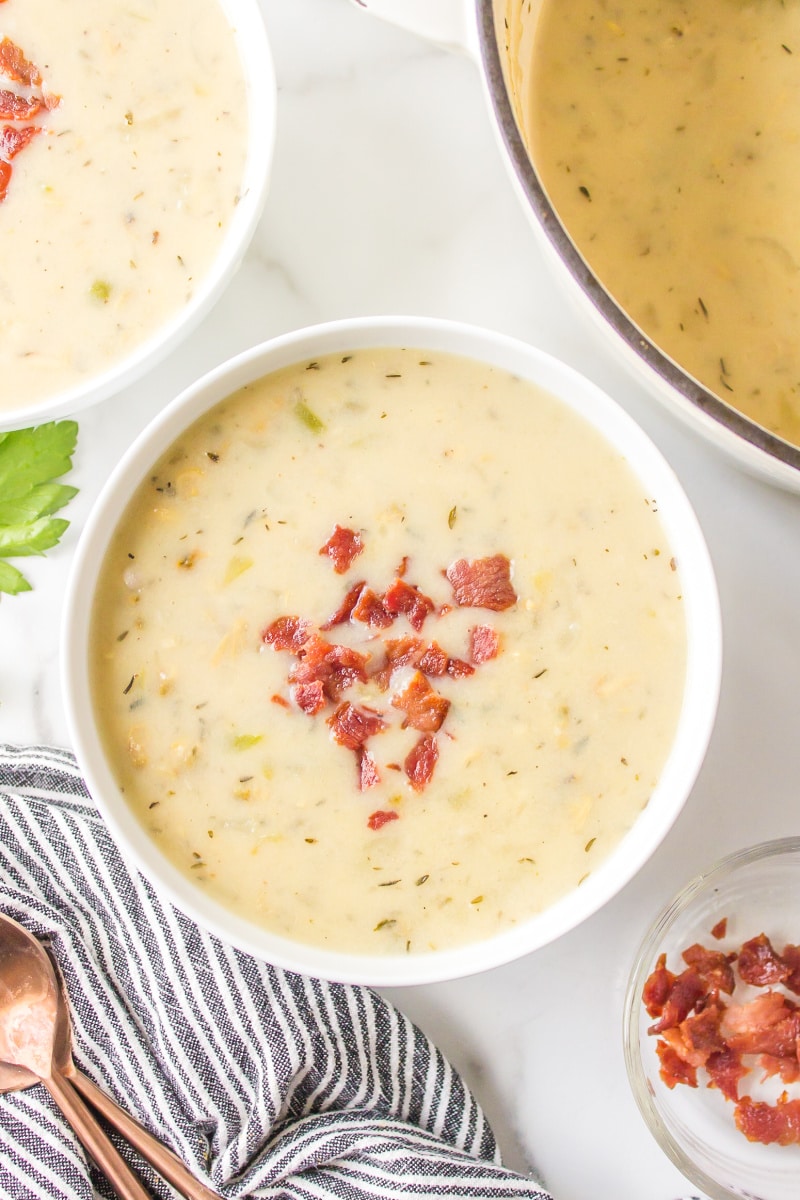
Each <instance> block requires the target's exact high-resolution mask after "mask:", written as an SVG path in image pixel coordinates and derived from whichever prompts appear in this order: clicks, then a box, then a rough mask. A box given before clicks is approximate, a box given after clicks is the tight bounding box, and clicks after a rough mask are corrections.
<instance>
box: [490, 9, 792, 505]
mask: <svg viewBox="0 0 800 1200" xmlns="http://www.w3.org/2000/svg"><path fill="white" fill-rule="evenodd" d="M473 3H474V4H475V6H476V10H477V11H476V17H477V30H478V42H479V47H480V56H481V60H482V64H483V72H484V80H485V84H486V90H487V94H488V97H489V102H490V107H491V109H492V112H493V114H494V118H495V125H496V129H497V132H498V135H499V139H500V142H501V146H502V148H503V149H504V151H505V155H506V157H507V160H508V164H509V166H510V169H511V172H512V174H513V176H514V179H515V182H516V184H517V187H518V190H519V191H520V193H521V196H522V200H523V202H524V204H525V206H526V207H527V209H528V210H529V211H530V212H532V213H533V215H534V217H535V222H534V224H535V227H536V228H537V229H538V230H539V231H540V233H541V234H542V235H543V239H544V244H545V245H546V246H547V247H548V249H549V251H550V253H551V256H552V258H553V260H554V262H556V263H559V264H561V267H562V268H566V273H567V277H568V279H569V281H570V282H571V283H572V285H573V290H574V293H575V298H576V299H579V300H580V301H581V302H582V305H583V308H584V310H585V311H586V310H588V312H589V313H590V315H591V316H592V317H593V318H594V320H595V322H596V323H597V324H598V325H599V326H600V327H602V328H604V329H605V330H606V331H607V330H608V328H609V327H610V328H611V330H612V331H613V333H614V334H615V335H616V339H615V340H616V343H617V346H618V348H619V349H620V350H622V351H623V353H624V357H625V360H626V363H627V365H628V367H629V369H632V370H634V371H635V372H636V373H637V374H638V375H640V376H642V377H644V379H645V380H646V382H647V384H648V386H649V390H650V392H651V394H652V393H654V392H655V394H656V395H657V396H658V398H659V399H660V400H662V402H665V403H667V404H668V405H670V406H671V407H673V408H674V402H675V401H677V402H678V407H679V410H680V414H681V415H682V416H683V417H684V418H685V419H688V420H689V422H690V423H691V424H693V425H694V426H695V428H697V429H699V430H701V431H702V432H704V433H705V435H706V436H707V437H709V438H710V439H711V440H712V441H715V442H717V443H718V445H719V446H721V447H722V448H724V449H725V450H726V451H727V452H728V453H729V454H730V455H731V456H732V457H734V458H735V459H737V460H738V461H739V463H740V464H741V465H743V466H744V467H745V468H747V469H749V470H751V471H754V472H755V473H756V474H758V475H760V476H762V477H763V476H766V477H767V478H769V479H770V480H771V481H772V482H779V483H781V484H782V485H783V486H785V487H788V488H790V489H791V490H797V491H800V446H794V445H792V443H790V442H787V441H785V440H784V439H783V438H781V437H778V435H777V434H774V433H772V432H770V430H768V429H766V428H765V427H764V426H763V425H759V424H758V423H757V422H756V421H754V420H752V419H751V418H750V417H747V416H746V415H745V414H744V413H742V412H740V411H739V410H738V409H736V408H734V407H733V406H732V405H730V404H727V403H726V402H725V401H724V400H723V399H721V397H719V396H717V395H716V394H715V393H713V392H711V391H709V390H708V389H707V388H705V387H704V386H703V385H702V384H701V383H699V382H698V380H696V379H695V378H694V377H693V376H692V375H690V374H689V373H688V372H687V371H685V370H683V368H681V367H680V366H679V365H678V363H677V362H676V361H675V360H674V359H672V358H670V357H669V356H668V355H667V354H665V353H664V352H663V351H662V350H661V349H660V348H659V347H658V346H657V345H656V343H655V342H654V341H652V340H651V339H650V338H649V337H648V336H647V335H646V334H644V333H643V332H642V330H641V329H640V328H639V327H638V326H637V325H636V324H635V323H634V322H633V321H632V320H631V318H630V317H629V316H628V315H627V313H626V312H625V311H624V310H623V309H622V308H621V307H620V306H619V305H618V304H617V302H616V301H615V300H614V298H613V297H612V296H611V295H610V293H609V292H608V291H607V290H606V288H605V287H604V285H603V284H602V282H601V281H600V279H599V278H598V276H597V275H595V273H594V272H593V271H592V269H591V267H590V266H589V264H588V263H587V262H586V260H585V259H584V258H583V256H582V255H581V254H580V252H579V251H578V249H577V247H576V245H575V243H574V242H573V240H572V238H571V237H570V236H569V234H568V233H567V230H566V228H565V226H564V225H563V224H562V222H561V219H560V217H559V216H558V214H557V212H556V210H555V209H554V207H553V205H552V204H551V203H550V200H549V197H548V195H547V192H546V191H545V188H544V186H543V184H542V182H541V180H540V178H539V175H538V173H537V171H536V169H535V167H534V166H533V163H532V161H531V158H530V155H529V153H528V150H527V148H526V146H525V142H524V140H523V137H522V134H521V132H520V129H519V126H518V124H517V120H516V117H515V114H514V106H513V103H512V100H511V97H510V96H509V93H508V88H507V86H506V77H505V72H504V69H503V64H502V61H501V57H500V48H499V46H498V43H497V36H496V29H495V19H494V8H495V4H496V0H473ZM562 274H563V270H562Z"/></svg>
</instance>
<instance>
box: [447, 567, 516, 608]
mask: <svg viewBox="0 0 800 1200" xmlns="http://www.w3.org/2000/svg"><path fill="white" fill-rule="evenodd" d="M445 575H446V576H447V579H448V581H449V583H450V586H451V587H452V589H453V596H454V597H455V601H456V604H458V605H459V606H460V607H461V608H488V609H491V611H492V612H503V610H504V609H506V608H511V607H512V606H513V605H514V604H516V602H517V593H516V592H515V591H514V587H513V585H512V583H511V563H510V562H509V560H508V559H507V558H506V556H505V554H493V555H491V557H489V558H475V559H473V560H472V561H471V562H470V561H469V560H468V559H466V558H459V559H458V560H457V561H456V562H454V563H451V565H450V566H449V567H448V568H447V570H446V571H445Z"/></svg>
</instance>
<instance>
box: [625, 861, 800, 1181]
mask: <svg viewBox="0 0 800 1200" xmlns="http://www.w3.org/2000/svg"><path fill="white" fill-rule="evenodd" d="M722 918H726V920H727V927H726V931H725V934H724V937H723V938H722V939H720V940H715V939H714V938H713V937H712V936H711V932H710V931H711V929H712V928H713V927H714V925H715V924H716V923H717V922H718V921H719V920H720V919H722ZM762 932H763V933H766V934H767V936H768V937H769V938H770V940H771V941H772V943H773V945H774V947H775V949H776V950H777V951H778V952H780V951H781V950H782V948H783V946H784V945H785V944H786V943H787V942H791V943H792V944H794V945H796V944H797V943H798V941H800V838H781V839H778V840H777V841H772V842H764V843H762V844H761V845H758V846H752V847H749V848H748V849H746V850H741V851H737V852H736V853H734V854H730V855H728V856H726V857H725V858H724V859H721V860H720V861H719V862H717V863H715V864H714V865H713V866H711V867H709V869H708V870H707V871H704V872H703V873H702V874H700V875H698V876H697V877H696V878H695V879H693V880H691V882H690V883H687V885H686V886H685V887H684V888H683V889H682V890H681V891H680V892H679V893H678V894H677V895H676V896H675V898H674V899H673V900H672V901H671V902H670V903H669V904H668V905H667V906H666V907H665V908H664V909H663V911H662V912H661V913H659V915H658V917H657V918H656V920H655V921H654V922H653V925H652V927H651V928H650V929H649V930H648V932H647V934H646V936H645V938H644V941H643V943H642V945H641V947H640V949H639V951H638V952H637V955H636V959H635V962H634V966H633V969H632V971H631V978H630V982H629V985H628V993H627V996H626V1001H625V1017H624V1049H625V1062H626V1065H627V1068H628V1077H629V1079H630V1082H631V1087H632V1089H633V1093H634V1096H635V1098H636V1102H637V1104H638V1106H639V1109H640V1111H641V1113H642V1116H643V1117H644V1119H645V1121H646V1123H647V1125H648V1128H649V1129H650V1132H651V1133H652V1134H653V1136H654V1138H655V1139H656V1141H657V1142H658V1144H659V1145H660V1146H661V1148H662V1150H663V1151H664V1152H665V1153H666V1154H667V1155H668V1157H669V1158H670V1159H671V1160H672V1162H673V1163H675V1165H676V1166H677V1167H678V1169H679V1170H680V1171H682V1172H683V1174H684V1175H686V1176H687V1178H689V1179H690V1180H691V1181H692V1183H694V1184H695V1185H696V1186H697V1187H699V1188H702V1190H703V1192H704V1194H706V1195H707V1196H709V1197H712V1198H713V1200H795V1198H796V1197H797V1196H798V1195H800V1146H798V1145H793V1146H779V1145H766V1146H765V1145H761V1144H759V1143H753V1142H750V1141H748V1140H747V1139H746V1138H745V1136H744V1134H742V1133H740V1132H739V1130H738V1129H737V1128H736V1126H735V1123H734V1114H733V1104H732V1102H730V1101H727V1100H725V1099H724V1097H723V1096H722V1094H721V1092H720V1091H719V1090H717V1089H710V1088H707V1087H706V1086H705V1078H704V1077H703V1072H702V1071H699V1072H698V1086H697V1087H696V1088H691V1087H687V1086H685V1085H681V1084H677V1085H676V1086H675V1087H674V1088H671V1089H670V1088H669V1087H667V1085H666V1084H665V1083H664V1081H663V1080H662V1079H661V1077H660V1074H659V1060H658V1058H657V1056H656V1049H655V1041H656V1039H655V1037H654V1036H652V1035H650V1034H648V1028H649V1027H650V1026H652V1024H653V1023H654V1018H653V1017H651V1016H648V1015H647V1011H646V1009H645V1008H644V1005H643V1004H642V990H643V988H644V985H645V981H646V980H647V978H648V976H649V975H650V973H651V971H652V970H653V968H654V966H655V964H656V960H657V959H658V957H659V955H660V954H662V953H663V954H666V956H667V967H668V968H669V969H670V970H672V971H673V972H674V973H675V974H678V973H679V972H680V971H681V970H682V968H683V966H684V965H685V964H684V963H683V962H682V960H681V953H682V951H683V950H684V949H685V948H686V947H687V946H691V945H693V944H694V943H695V942H699V943H701V945H704V946H706V947H710V948H711V949H712V950H721V951H722V952H724V953H728V952H733V951H735V950H737V949H738V947H739V946H740V945H741V944H742V942H744V941H747V940H749V939H750V938H752V937H757V936H758V935H759V934H760V933H762ZM761 990H762V989H744V993H743V994H742V995H741V996H740V998H741V999H749V998H751V997H753V996H755V995H756V994H757V992H758V991H761ZM737 995H738V992H737ZM790 999H791V1000H792V1001H793V1002H795V1003H796V1002H797V996H796V995H790ZM748 1061H752V1060H748ZM761 1074H762V1072H761V1070H760V1069H758V1068H756V1070H755V1071H754V1072H753V1073H752V1074H751V1075H750V1076H748V1077H747V1078H746V1079H745V1080H743V1081H742V1083H741V1084H740V1088H739V1094H740V1095H746V1094H751V1092H752V1090H753V1089H754V1088H755V1091H756V1092H759V1091H762V1092H764V1093H765V1096H764V1098H766V1095H767V1094H769V1096H770V1102H771V1103H774V1102H775V1098H776V1096H777V1095H778V1094H780V1092H782V1091H783V1089H784V1085H783V1084H782V1083H781V1082H780V1080H778V1079H773V1080H772V1081H771V1084H767V1085H764V1084H762V1083H761V1082H760V1081H759V1079H758V1077H759V1076H760V1075H761ZM787 1091H788V1092H790V1093H791V1095H792V1096H793V1097H794V1098H797V1097H798V1096H800V1087H798V1085H797V1084H793V1085H790V1086H789V1087H788V1089H787ZM754 1094H755V1093H754Z"/></svg>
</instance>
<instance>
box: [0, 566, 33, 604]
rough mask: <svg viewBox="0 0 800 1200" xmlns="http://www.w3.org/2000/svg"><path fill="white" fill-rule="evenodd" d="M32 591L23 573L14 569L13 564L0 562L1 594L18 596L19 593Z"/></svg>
mask: <svg viewBox="0 0 800 1200" xmlns="http://www.w3.org/2000/svg"><path fill="white" fill-rule="evenodd" d="M30 590H31V585H30V584H29V583H28V581H27V579H26V578H25V576H24V575H23V574H22V572H21V571H18V570H17V568H16V567H12V565H11V563H7V562H3V561H2V560H0V592H7V593H8V594H9V595H10V596H16V595H17V593H18V592H29V591H30Z"/></svg>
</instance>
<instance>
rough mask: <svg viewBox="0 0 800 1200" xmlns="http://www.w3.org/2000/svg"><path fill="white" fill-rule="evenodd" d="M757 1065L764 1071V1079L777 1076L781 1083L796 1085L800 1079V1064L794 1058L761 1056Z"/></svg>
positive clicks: (771, 1055) (772, 1055) (770, 1055)
mask: <svg viewBox="0 0 800 1200" xmlns="http://www.w3.org/2000/svg"><path fill="white" fill-rule="evenodd" d="M758 1061H759V1065H760V1066H761V1067H763V1069H764V1076H763V1077H764V1079H770V1078H771V1077H772V1076H773V1075H777V1076H778V1077H779V1079H780V1080H781V1082H782V1083H797V1081H798V1079H800V1062H798V1061H797V1059H796V1058H794V1057H788V1058H777V1057H776V1056H775V1055H774V1054H762V1055H761V1057H760V1058H759V1060H758Z"/></svg>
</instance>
